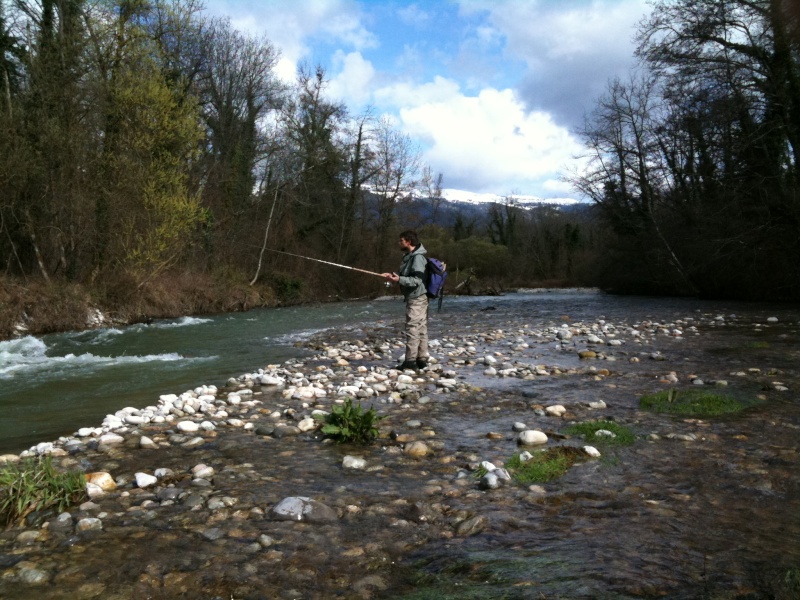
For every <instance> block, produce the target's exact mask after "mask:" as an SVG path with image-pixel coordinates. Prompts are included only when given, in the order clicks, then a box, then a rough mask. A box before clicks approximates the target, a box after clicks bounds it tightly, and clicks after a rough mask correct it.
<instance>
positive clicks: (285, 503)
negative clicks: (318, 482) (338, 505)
mask: <svg viewBox="0 0 800 600" xmlns="http://www.w3.org/2000/svg"><path fill="white" fill-rule="evenodd" d="M270 514H271V515H272V518H273V519H277V520H279V521H308V522H309V523H329V522H332V521H336V520H337V519H338V515H337V514H336V511H335V510H333V509H332V508H331V507H329V506H326V505H325V504H322V503H321V502H317V501H316V500H312V499H311V498H306V497H305V496H290V497H288V498H284V499H283V500H281V501H280V502H278V504H276V505H275V506H274V507H273V508H272V510H271V511H270Z"/></svg>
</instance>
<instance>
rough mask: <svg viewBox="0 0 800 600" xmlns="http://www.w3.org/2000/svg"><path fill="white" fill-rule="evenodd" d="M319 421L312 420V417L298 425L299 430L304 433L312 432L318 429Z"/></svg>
mask: <svg viewBox="0 0 800 600" xmlns="http://www.w3.org/2000/svg"><path fill="white" fill-rule="evenodd" d="M317 424H318V421H317V420H316V419H312V418H311V417H306V418H305V419H303V420H302V421H300V422H299V423H298V424H297V428H298V429H299V430H300V431H302V432H306V431H312V430H313V429H316V428H317Z"/></svg>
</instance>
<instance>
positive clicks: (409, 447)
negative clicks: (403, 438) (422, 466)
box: [403, 442, 431, 458]
mask: <svg viewBox="0 0 800 600" xmlns="http://www.w3.org/2000/svg"><path fill="white" fill-rule="evenodd" d="M403 452H404V453H405V454H406V455H407V456H411V457H413V458H423V457H425V456H427V455H428V454H430V452H431V449H430V448H429V447H428V445H427V444H426V443H425V442H410V443H408V444H406V445H405V447H404V448H403Z"/></svg>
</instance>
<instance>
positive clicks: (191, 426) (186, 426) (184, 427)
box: [175, 421, 200, 433]
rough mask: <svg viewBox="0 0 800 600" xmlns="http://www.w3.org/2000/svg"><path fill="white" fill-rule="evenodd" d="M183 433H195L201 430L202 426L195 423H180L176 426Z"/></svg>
mask: <svg viewBox="0 0 800 600" xmlns="http://www.w3.org/2000/svg"><path fill="white" fill-rule="evenodd" d="M175 427H176V428H177V429H178V431H180V432H181V433H194V432H195V431H197V430H198V429H200V425H198V424H197V423H195V422H194V421H179V422H178V424H177V425H176V426H175Z"/></svg>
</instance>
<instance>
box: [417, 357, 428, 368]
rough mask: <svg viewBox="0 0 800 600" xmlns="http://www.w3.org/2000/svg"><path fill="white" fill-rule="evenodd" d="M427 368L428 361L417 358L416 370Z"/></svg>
mask: <svg viewBox="0 0 800 600" xmlns="http://www.w3.org/2000/svg"><path fill="white" fill-rule="evenodd" d="M427 366H428V359H427V358H418V359H417V368H418V369H424V368H425V367H427Z"/></svg>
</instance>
